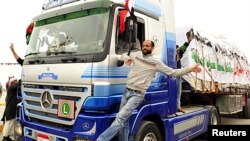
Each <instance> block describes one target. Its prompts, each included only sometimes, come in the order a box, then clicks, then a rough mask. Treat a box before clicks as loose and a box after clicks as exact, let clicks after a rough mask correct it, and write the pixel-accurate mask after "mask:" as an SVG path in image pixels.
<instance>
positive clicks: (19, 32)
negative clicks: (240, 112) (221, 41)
mask: <svg viewBox="0 0 250 141" xmlns="http://www.w3.org/2000/svg"><path fill="white" fill-rule="evenodd" d="M43 1H44V0H22V1H21V0H0V19H1V24H0V62H15V59H14V58H13V56H12V55H11V53H10V50H9V45H10V43H11V42H13V43H14V44H15V48H16V50H17V52H18V54H19V55H20V56H21V57H23V56H24V54H25V51H26V48H27V47H26V44H25V31H26V28H27V26H28V25H29V23H30V21H31V19H32V17H34V16H35V15H37V14H38V13H40V12H41V9H42V3H43ZM174 4H175V15H176V17H175V18H176V26H177V27H181V26H184V25H191V26H194V27H198V28H199V29H202V30H204V31H208V32H209V33H210V32H211V34H217V35H224V36H226V37H228V38H230V39H231V40H233V41H235V42H236V44H237V46H238V48H240V50H242V51H244V52H245V53H246V55H247V56H248V58H250V51H249V49H250V45H249V44H250V43H248V40H249V35H248V34H249V33H250V0H174Z"/></svg>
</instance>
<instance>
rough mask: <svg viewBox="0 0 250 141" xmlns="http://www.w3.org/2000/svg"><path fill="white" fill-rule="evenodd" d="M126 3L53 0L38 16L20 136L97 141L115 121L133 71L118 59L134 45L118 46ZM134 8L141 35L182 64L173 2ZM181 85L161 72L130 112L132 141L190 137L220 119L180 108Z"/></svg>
mask: <svg viewBox="0 0 250 141" xmlns="http://www.w3.org/2000/svg"><path fill="white" fill-rule="evenodd" d="M124 3H125V1H121V0H62V1H55V0H51V1H47V3H45V4H44V6H43V11H42V13H41V14H40V15H38V16H36V17H34V18H33V20H32V22H34V24H35V26H34V29H33V31H32V35H31V38H30V43H29V45H28V49H27V53H26V57H25V61H24V65H23V71H22V86H21V95H20V97H21V98H22V103H20V104H19V105H18V112H17V122H16V124H15V136H16V138H17V140H23V141H34V140H40V141H95V140H96V139H97V137H98V136H99V135H100V134H101V133H102V132H103V131H104V130H105V129H107V128H108V127H109V126H110V124H111V123H112V121H113V120H114V118H115V115H116V113H117V112H118V110H119V105H120V101H121V97H122V94H123V91H124V90H125V84H126V79H127V74H128V72H129V70H130V67H129V66H126V65H122V66H117V61H118V60H120V59H121V55H122V54H123V53H126V52H127V49H121V48H120V46H119V45H118V44H119V23H120V22H121V21H120V17H119V16H120V12H121V9H123V8H124ZM134 9H135V15H136V17H137V22H138V28H137V38H138V39H139V42H140V43H141V44H142V42H143V41H144V40H145V39H150V40H153V41H154V43H155V46H156V47H155V50H154V52H153V54H154V55H155V56H156V57H157V58H159V59H160V60H161V61H163V62H164V63H165V64H166V65H168V66H170V67H172V68H176V60H175V54H176V36H175V24H174V12H173V2H172V1H171V0H164V1H155V0H143V1H142V0H135V3H134ZM177 84H178V83H177V78H176V77H171V76H166V75H164V74H163V73H157V74H156V75H155V79H154V81H153V82H152V84H151V85H150V87H149V88H148V90H147V92H146V95H145V100H144V102H143V103H142V104H141V106H140V107H139V108H137V109H136V110H135V111H134V112H133V114H132V116H131V118H130V119H129V140H130V141H142V140H154V141H175V140H186V139H191V138H193V137H196V136H198V135H200V134H202V133H204V132H206V130H207V127H208V124H210V123H211V122H212V121H217V120H219V119H218V117H217V116H214V114H217V110H216V108H215V107H213V106H211V107H209V108H204V107H203V106H195V107H189V108H188V109H187V112H186V113H185V114H182V113H178V112H177V104H176V99H177V91H178V85H177ZM211 109H212V110H211ZM211 111H212V112H211ZM214 117H215V118H214ZM214 123H215V124H216V122H214ZM113 140H116V138H114V139H113Z"/></svg>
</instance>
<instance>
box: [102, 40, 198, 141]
mask: <svg viewBox="0 0 250 141" xmlns="http://www.w3.org/2000/svg"><path fill="white" fill-rule="evenodd" d="M154 47H155V46H154V42H153V41H151V40H145V41H144V42H143V45H142V53H143V56H141V57H140V56H138V55H136V56H131V57H130V56H126V57H124V58H125V59H124V60H125V64H127V65H131V66H132V68H131V70H130V72H129V74H128V79H127V83H126V89H125V91H124V94H123V97H122V100H121V105H120V111H119V112H118V113H117V115H116V118H115V120H114V121H113V123H112V124H111V126H110V127H109V128H108V129H106V130H105V131H104V132H103V133H102V134H101V135H100V136H99V137H98V139H97V141H110V140H111V139H112V138H113V137H114V136H115V135H116V134H117V133H118V132H119V131H121V132H123V134H122V133H120V136H119V139H120V140H122V141H128V119H129V117H130V116H131V114H132V113H133V111H134V110H135V109H136V108H137V107H139V106H140V104H141V103H142V101H143V100H144V95H145V93H146V91H147V89H148V87H149V86H150V84H151V82H152V81H153V79H154V76H155V73H156V72H158V71H160V72H163V73H164V74H166V75H171V76H181V75H184V74H187V73H189V72H200V71H201V69H200V68H199V67H198V65H195V66H193V67H190V68H183V69H172V68H170V67H168V66H166V65H165V64H163V63H162V62H161V61H158V60H157V59H156V58H154V56H153V55H152V51H153V50H154ZM121 136H122V137H121Z"/></svg>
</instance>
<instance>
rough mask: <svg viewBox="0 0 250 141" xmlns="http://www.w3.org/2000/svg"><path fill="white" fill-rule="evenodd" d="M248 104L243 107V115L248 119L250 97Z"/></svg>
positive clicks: (249, 116) (249, 115)
mask: <svg viewBox="0 0 250 141" xmlns="http://www.w3.org/2000/svg"><path fill="white" fill-rule="evenodd" d="M246 99H247V100H246V105H245V106H244V107H243V115H244V116H243V117H244V118H246V119H249V118H250V98H246Z"/></svg>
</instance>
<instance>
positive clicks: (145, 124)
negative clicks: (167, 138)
mask: <svg viewBox="0 0 250 141" xmlns="http://www.w3.org/2000/svg"><path fill="white" fill-rule="evenodd" d="M135 141H163V140H162V137H161V132H160V130H159V128H158V126H157V125H156V124H155V123H153V122H151V121H142V123H141V124H140V127H139V129H138V131H137V133H136V136H135Z"/></svg>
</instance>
